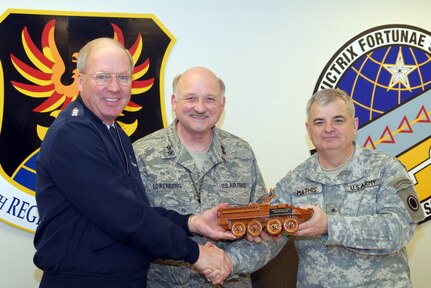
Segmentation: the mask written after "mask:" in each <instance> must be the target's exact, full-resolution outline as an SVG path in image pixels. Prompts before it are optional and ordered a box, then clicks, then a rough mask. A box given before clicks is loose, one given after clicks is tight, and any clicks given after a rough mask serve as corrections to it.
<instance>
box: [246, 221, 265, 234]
mask: <svg viewBox="0 0 431 288" xmlns="http://www.w3.org/2000/svg"><path fill="white" fill-rule="evenodd" d="M247 232H248V234H250V235H251V236H253V237H257V236H259V235H260V232H262V224H261V223H260V222H259V221H256V220H252V221H250V223H248V225H247Z"/></svg>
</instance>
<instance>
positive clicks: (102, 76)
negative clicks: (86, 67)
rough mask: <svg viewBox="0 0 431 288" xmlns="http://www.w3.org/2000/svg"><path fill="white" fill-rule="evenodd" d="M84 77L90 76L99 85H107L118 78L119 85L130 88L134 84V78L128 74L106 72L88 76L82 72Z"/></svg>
mask: <svg viewBox="0 0 431 288" xmlns="http://www.w3.org/2000/svg"><path fill="white" fill-rule="evenodd" d="M81 73H82V74H84V75H88V76H90V77H91V78H93V80H94V82H96V84H97V85H106V84H108V83H110V82H111V81H112V78H113V77H115V78H117V81H118V84H120V85H121V86H129V85H130V83H132V76H131V75H129V74H127V73H105V72H97V73H94V74H92V75H91V74H86V73H84V72H81Z"/></svg>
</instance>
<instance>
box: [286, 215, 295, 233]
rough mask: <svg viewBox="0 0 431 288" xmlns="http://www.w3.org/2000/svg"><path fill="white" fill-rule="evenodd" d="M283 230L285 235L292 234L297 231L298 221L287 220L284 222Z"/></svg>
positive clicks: (293, 219)
mask: <svg viewBox="0 0 431 288" xmlns="http://www.w3.org/2000/svg"><path fill="white" fill-rule="evenodd" d="M283 228H284V230H285V231H286V232H287V233H290V234H293V233H295V232H296V230H298V220H296V219H295V218H289V219H286V220H285V221H284V224H283Z"/></svg>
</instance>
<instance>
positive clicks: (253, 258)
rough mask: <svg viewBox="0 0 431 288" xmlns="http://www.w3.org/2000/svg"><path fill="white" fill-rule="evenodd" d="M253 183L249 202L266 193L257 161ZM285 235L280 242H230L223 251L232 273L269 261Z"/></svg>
mask: <svg viewBox="0 0 431 288" xmlns="http://www.w3.org/2000/svg"><path fill="white" fill-rule="evenodd" d="M253 162H254V164H253V167H252V171H253V177H254V181H253V182H254V184H253V187H252V191H251V199H250V200H251V202H257V201H258V200H259V199H262V198H263V197H264V196H266V195H267V193H268V192H267V190H266V187H265V183H264V180H263V177H262V174H261V173H260V170H259V167H258V165H257V161H256V160H254V161H253ZM287 240H288V238H287V237H282V240H281V241H280V242H276V241H275V240H273V239H270V240H269V241H266V242H262V243H255V242H249V241H247V240H246V239H242V240H238V241H234V242H232V243H231V244H230V245H229V246H228V247H226V248H225V252H226V253H227V255H228V256H229V258H230V260H231V262H232V275H234V274H239V273H253V272H254V271H257V270H258V269H260V268H262V267H263V266H264V265H265V264H267V263H268V262H269V261H271V260H272V259H273V258H274V257H275V256H277V254H278V253H279V252H280V251H281V249H282V248H283V247H284V245H285V243H286V242H287Z"/></svg>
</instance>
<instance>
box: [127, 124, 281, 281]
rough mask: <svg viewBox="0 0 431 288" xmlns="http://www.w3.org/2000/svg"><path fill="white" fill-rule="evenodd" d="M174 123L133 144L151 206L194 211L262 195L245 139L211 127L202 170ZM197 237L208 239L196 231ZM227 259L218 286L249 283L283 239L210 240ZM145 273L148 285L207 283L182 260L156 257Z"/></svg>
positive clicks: (197, 239) (257, 175)
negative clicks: (229, 273) (227, 274)
mask: <svg viewBox="0 0 431 288" xmlns="http://www.w3.org/2000/svg"><path fill="white" fill-rule="evenodd" d="M175 127H176V124H175V122H174V123H172V124H171V125H170V126H169V127H168V128H166V129H162V130H159V131H157V132H154V133H153V134H151V135H148V136H146V137H144V138H142V139H140V140H138V141H136V142H135V143H134V144H133V146H134V150H135V153H136V157H137V160H138V166H139V170H140V173H141V177H142V180H143V182H144V186H145V189H146V193H147V195H148V198H149V200H150V202H151V205H153V206H162V207H165V208H167V209H172V210H175V211H178V212H180V213H183V214H186V213H198V212H201V211H203V210H205V209H208V208H211V207H214V206H215V205H217V204H219V203H223V202H227V203H230V204H232V205H247V204H248V203H250V202H256V201H257V200H258V199H259V198H260V197H261V196H263V195H265V194H266V193H267V192H266V188H265V184H264V181H263V178H262V175H261V173H260V170H259V167H258V165H257V162H256V158H255V155H254V153H253V151H252V149H251V147H250V146H249V144H248V143H247V142H245V141H244V140H242V139H240V138H239V137H236V136H234V135H232V134H230V133H228V132H226V131H223V130H221V129H218V128H214V129H213V141H212V144H211V145H210V147H209V150H208V155H209V158H208V161H206V162H205V163H204V164H203V167H202V172H201V171H199V169H198V168H197V167H196V165H195V163H194V161H193V159H192V157H191V155H190V153H189V152H188V151H187V149H185V147H184V146H183V145H182V144H181V143H180V141H179V139H178V137H177V134H176V132H175ZM194 238H195V240H196V241H197V242H200V243H205V242H207V241H208V240H207V239H205V238H202V237H199V236H195V237H194ZM216 245H217V246H219V247H221V248H222V249H224V250H225V252H226V253H227V254H228V256H229V258H230V259H231V262H232V266H233V271H232V275H233V276H230V277H229V278H228V279H227V280H226V281H225V284H224V285H223V287H236V288H241V287H251V281H250V277H249V273H252V272H254V271H256V270H257V269H259V268H261V267H262V266H264V265H265V264H266V263H267V262H268V261H270V260H271V259H272V258H273V257H275V256H276V255H277V253H278V252H279V251H280V250H281V248H282V246H283V245H284V242H283V241H282V242H281V243H278V244H276V243H275V241H272V240H271V241H268V242H265V243H263V244H257V243H249V242H248V241H247V240H244V239H243V240H237V241H233V242H216ZM157 263H158V264H152V265H151V269H150V271H149V275H148V287H211V285H210V284H209V283H207V282H205V279H204V278H203V277H201V276H200V275H199V274H198V273H197V272H195V271H193V270H192V269H190V265H188V264H187V263H180V262H174V261H164V262H161V261H159V260H158V261H157Z"/></svg>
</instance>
